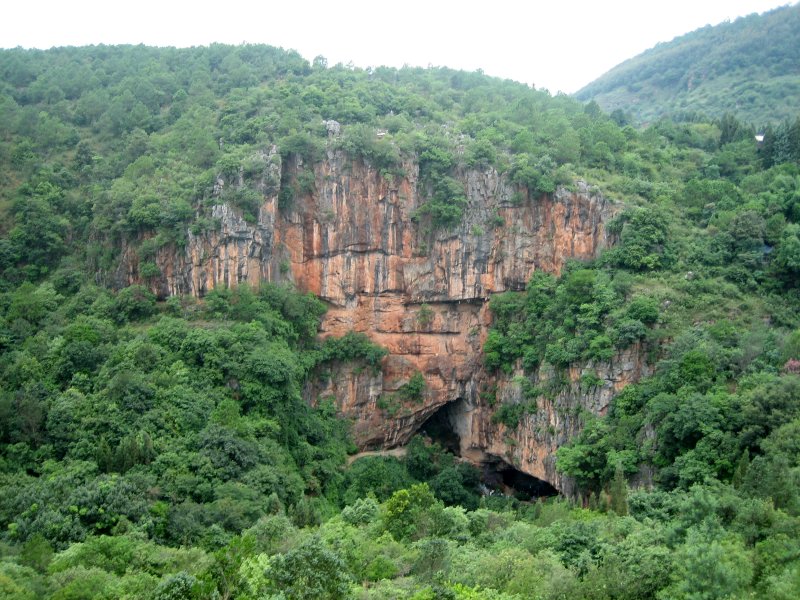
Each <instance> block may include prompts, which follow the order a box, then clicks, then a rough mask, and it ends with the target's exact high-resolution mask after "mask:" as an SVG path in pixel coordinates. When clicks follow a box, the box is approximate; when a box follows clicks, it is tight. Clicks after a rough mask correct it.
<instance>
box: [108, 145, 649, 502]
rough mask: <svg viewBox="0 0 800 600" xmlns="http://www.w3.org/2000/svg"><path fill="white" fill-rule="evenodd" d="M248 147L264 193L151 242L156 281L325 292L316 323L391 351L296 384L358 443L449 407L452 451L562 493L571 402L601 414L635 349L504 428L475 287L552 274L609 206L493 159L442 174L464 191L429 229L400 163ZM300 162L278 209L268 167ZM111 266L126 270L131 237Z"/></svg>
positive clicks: (127, 277) (512, 285)
mask: <svg viewBox="0 0 800 600" xmlns="http://www.w3.org/2000/svg"><path fill="white" fill-rule="evenodd" d="M259 157H260V159H261V161H262V162H263V169H262V172H261V173H259V174H257V176H256V177H255V178H254V179H253V182H251V183H249V184H248V185H250V186H251V187H253V186H255V187H256V188H257V189H258V190H259V191H260V192H261V194H262V196H263V197H264V201H263V203H262V205H261V207H260V209H259V211H258V215H254V217H255V219H253V218H250V219H248V220H245V218H244V216H243V212H242V211H241V210H239V209H237V208H235V207H234V206H232V205H231V204H229V203H220V204H217V205H215V206H214V207H213V209H212V219H213V220H214V221H215V222H216V225H217V226H216V227H210V228H208V229H206V230H203V231H195V232H192V231H189V232H188V234H187V241H186V245H185V247H184V248H183V249H177V248H175V247H164V248H162V249H160V250H159V251H158V253H157V255H156V258H155V260H156V263H157V265H158V266H159V268H160V270H161V273H162V275H161V277H159V278H158V279H157V280H155V281H150V282H149V283H150V285H151V287H153V289H154V291H156V292H157V293H159V294H160V295H161V296H167V295H173V294H191V295H195V296H202V295H203V294H205V293H206V292H208V291H209V290H211V289H213V288H214V287H216V286H218V285H227V286H234V285H236V284H239V283H242V282H248V283H250V284H257V283H258V282H261V281H273V282H280V281H292V282H294V283H295V284H296V285H297V287H298V288H299V289H301V290H303V291H310V292H313V293H314V294H317V295H318V296H319V297H320V298H322V299H323V300H325V301H326V302H328V303H329V305H330V307H329V310H328V313H327V315H326V316H325V318H324V321H323V323H322V334H323V335H342V334H344V333H346V332H347V331H350V330H355V331H360V332H365V333H367V334H368V335H369V336H370V337H371V338H372V339H373V340H374V341H375V342H376V343H378V344H381V345H382V346H384V347H386V348H387V349H388V350H389V355H388V356H387V357H386V359H385V360H384V363H383V365H382V370H381V372H380V373H372V372H370V371H365V370H359V369H353V368H352V367H345V366H342V365H334V367H333V368H332V369H331V371H330V373H329V377H327V378H326V380H325V381H314V382H310V383H309V384H308V385H307V388H306V394H307V396H308V398H309V401H316V400H317V399H318V398H320V397H333V398H335V401H336V403H337V405H338V406H339V408H340V410H341V412H342V413H343V414H344V415H345V416H347V417H349V418H352V419H353V420H354V433H355V437H356V440H357V443H358V444H359V446H361V447H362V448H363V449H377V448H387V447H395V446H398V445H403V444H405V443H406V442H407V441H408V440H409V439H410V437H411V436H412V435H413V434H414V433H415V432H416V431H418V430H419V428H420V427H421V426H422V424H423V423H424V422H425V420H426V419H428V418H429V417H430V416H431V415H432V414H434V413H435V412H436V411H437V410H440V409H442V407H443V406H445V405H447V411H448V413H447V419H448V420H449V421H450V422H451V423H452V426H453V429H454V431H455V432H456V433H457V434H458V436H459V439H460V444H461V453H462V456H464V457H466V458H469V459H471V460H473V461H475V462H476V463H479V462H484V461H487V460H490V459H494V460H497V459H499V460H503V461H505V462H507V463H509V464H511V465H513V466H515V467H516V468H518V469H519V470H521V471H523V472H525V473H528V474H530V475H533V476H535V477H538V478H540V479H543V480H546V481H548V482H550V483H551V484H553V485H555V486H556V487H558V488H559V489H562V490H563V491H567V488H568V487H569V484H568V482H564V481H562V480H561V479H560V477H559V475H558V474H557V473H556V472H555V468H554V456H553V453H554V451H555V449H556V448H557V447H558V446H559V445H561V444H563V443H564V442H565V441H566V440H567V439H568V438H569V437H570V436H572V435H574V434H575V433H576V432H577V431H578V430H579V428H580V424H579V419H578V418H577V416H576V415H577V414H578V413H579V412H580V411H581V410H588V411H591V412H593V413H596V414H601V413H603V412H604V411H605V409H606V407H607V406H608V402H609V400H610V398H611V396H612V394H613V392H614V390H615V389H618V388H619V387H621V386H623V385H625V384H626V383H628V382H629V381H633V380H635V379H637V378H638V377H639V376H641V375H642V374H643V372H644V371H645V369H646V367H645V366H644V365H643V363H642V361H641V360H640V359H639V358H638V354H637V352H636V351H635V349H633V350H630V351H628V352H626V353H624V354H622V355H620V356H618V357H617V358H615V359H614V360H613V361H611V363H609V364H603V365H586V366H585V367H583V368H584V369H588V370H591V371H592V372H594V373H595V374H596V375H597V376H598V377H600V379H602V380H603V381H604V383H603V384H602V385H601V386H599V387H597V388H594V389H592V390H581V389H580V384H579V378H580V374H581V373H580V370H579V369H577V368H576V369H574V372H571V373H570V383H569V384H568V385H567V386H566V388H565V389H563V390H561V391H560V392H559V393H558V394H557V395H556V396H555V397H554V398H553V399H552V400H547V399H545V398H539V399H538V400H537V404H538V410H537V411H536V412H535V413H534V414H529V415H527V416H525V417H524V419H523V421H522V423H521V424H520V426H519V427H518V428H517V429H516V430H514V431H509V430H507V429H506V428H505V427H504V426H503V425H498V424H494V423H492V419H491V415H492V413H493V408H492V405H493V404H494V403H495V402H520V401H521V391H520V385H519V383H518V381H519V379H518V378H517V379H514V378H507V377H504V378H499V379H497V380H495V378H494V377H493V376H492V375H490V374H487V373H485V372H484V370H483V367H482V358H481V348H482V346H483V342H484V339H485V336H486V333H487V328H488V325H489V324H490V321H491V316H490V313H489V311H488V299H489V298H490V297H491V295H492V294H494V293H498V292H503V291H506V290H522V289H524V287H525V284H526V282H527V281H528V279H529V278H530V276H531V275H532V273H533V272H534V271H535V270H544V271H547V272H552V273H558V272H559V271H560V269H561V268H562V266H563V265H564V263H565V261H567V260H568V259H571V258H577V259H589V258H592V257H594V256H595V255H596V254H597V252H598V251H599V250H600V249H602V248H603V247H605V246H607V245H608V244H609V243H610V240H609V238H608V236H607V234H606V230H605V227H604V225H605V223H606V222H607V221H608V220H609V219H610V218H611V217H612V216H613V215H614V214H615V212H616V211H617V209H618V207H617V206H615V205H614V204H613V203H612V202H611V201H609V200H607V199H605V198H603V197H602V196H600V195H598V194H596V193H593V192H592V190H591V189H590V188H589V187H588V186H586V185H585V184H583V183H578V184H577V185H576V188H575V189H574V190H567V189H565V188H560V189H558V190H557V191H556V192H555V193H554V194H551V195H540V196H536V197H530V196H529V195H527V194H526V193H524V189H523V190H519V189H517V188H515V187H514V186H513V185H512V184H510V183H509V181H508V180H507V179H506V178H505V177H504V176H502V175H500V174H498V173H497V172H496V171H495V170H493V169H488V170H485V171H478V170H467V171H462V172H459V173H456V175H457V178H458V179H459V180H460V181H462V182H463V184H464V188H465V191H466V197H467V200H468V204H467V207H466V209H465V215H464V219H463V221H462V223H461V224H460V225H459V226H457V227H456V228H454V229H452V230H447V231H444V230H436V229H433V228H432V227H431V226H430V224H426V223H425V222H424V221H421V222H417V221H416V220H415V218H414V214H415V211H416V209H417V208H419V206H420V205H421V204H422V203H423V202H424V195H425V194H424V193H423V191H422V190H420V189H419V186H418V179H417V174H418V169H417V166H416V165H415V164H413V163H409V164H406V165H404V166H405V172H406V175H405V176H404V177H394V178H386V177H383V176H381V174H380V173H379V172H378V171H376V170H375V169H374V168H372V167H370V165H368V164H365V163H363V162H361V161H354V160H351V159H349V158H348V157H347V156H345V155H343V154H341V153H340V152H329V153H328V155H327V158H326V159H325V160H323V161H320V162H319V163H316V164H314V165H313V168H312V167H310V166H308V165H303V164H302V163H301V162H300V161H299V160H295V161H291V162H289V163H288V164H283V165H280V163H279V159H278V158H277V157H278V155H277V153H276V150H275V148H272V149H270V150H268V151H264V152H262V153H260V154H259ZM276 169H277V174H276ZM311 174H313V189H312V190H310V191H308V192H307V193H303V194H299V195H296V197H295V198H294V200H293V201H292V202H291V203H288V202H286V201H285V199H284V202H283V204H290V205H289V206H285V205H284V206H281V207H280V208H279V204H281V202H280V201H279V194H278V187H279V186H278V185H276V181H283V185H284V186H285V185H287V184H288V182H295V181H299V180H300V179H301V178H302V177H305V181H306V182H307V183H308V182H310V181H311V179H312V177H311ZM243 185H245V181H244V178H243V176H242V174H241V173H240V174H239V176H238V177H236V176H234V177H227V178H220V180H219V181H218V182H217V187H216V190H215V193H216V194H217V195H218V196H219V197H220V198H224V197H225V196H224V194H225V192H226V189H228V190H230V189H231V188H236V187H237V186H239V187H240V186H243ZM307 187H310V186H308V185H307ZM119 278H120V280H121V281H124V282H125V283H128V284H130V283H135V282H140V276H139V274H138V259H137V256H136V252H135V249H134V248H133V247H131V248H127V249H126V250H125V253H124V255H123V260H122V261H121V267H120V271H119ZM417 372H421V373H422V374H423V375H424V377H425V380H426V383H427V389H426V390H425V393H424V397H423V398H422V399H421V400H420V401H419V402H406V403H405V404H404V403H402V402H400V401H399V400H398V398H397V396H396V394H395V393H394V392H396V391H397V389H398V388H399V387H400V386H401V385H403V384H404V383H406V382H407V381H408V380H409V378H410V377H411V376H412V375H413V374H415V373H417ZM544 376H545V374H542V373H540V374H536V375H535V376H534V379H535V378H540V377H544Z"/></svg>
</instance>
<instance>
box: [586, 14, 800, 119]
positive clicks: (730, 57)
mask: <svg viewBox="0 0 800 600" xmlns="http://www.w3.org/2000/svg"><path fill="white" fill-rule="evenodd" d="M798 39H800V5H798V4H795V5H794V6H785V7H782V8H777V9H775V10H772V11H769V12H766V13H764V14H761V15H757V14H753V15H749V16H747V17H741V18H739V19H736V20H735V21H733V22H725V23H722V24H720V25H716V26H713V27H712V26H710V25H707V26H706V27H703V28H701V29H698V30H696V31H693V32H691V33H688V34H686V35H683V36H680V37H677V38H675V39H674V40H672V41H671V42H666V43H661V44H658V45H656V46H655V47H653V48H651V49H650V50H647V51H646V52H643V53H642V54H640V55H639V56H636V57H634V58H631V59H629V60H627V61H625V62H623V63H621V64H620V65H617V66H616V67H614V68H613V69H611V70H610V71H609V72H608V73H606V74H605V75H603V76H601V77H600V78H598V79H596V80H595V81H593V82H592V83H590V84H589V85H587V86H586V87H584V88H583V89H581V90H580V91H578V92H577V93H576V94H575V97H576V98H578V99H579V100H583V101H586V100H595V101H596V102H597V103H598V104H600V106H601V107H602V108H603V109H604V110H606V111H608V112H612V111H615V110H621V111H622V112H623V113H627V114H629V115H631V116H632V117H633V119H634V120H635V121H636V122H638V123H650V122H653V121H654V120H656V119H658V118H659V117H661V116H665V115H693V114H702V115H706V116H708V117H721V116H723V115H724V114H725V113H730V114H733V115H735V116H736V117H737V118H739V119H741V120H743V121H746V122H749V123H753V124H756V125H763V124H767V123H773V124H774V123H777V122H781V121H783V120H785V119H788V118H794V117H795V116H796V111H797V103H798V99H800V44H798V43H797V40H798Z"/></svg>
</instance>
